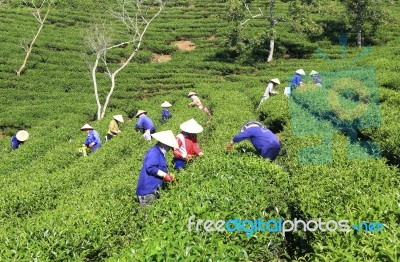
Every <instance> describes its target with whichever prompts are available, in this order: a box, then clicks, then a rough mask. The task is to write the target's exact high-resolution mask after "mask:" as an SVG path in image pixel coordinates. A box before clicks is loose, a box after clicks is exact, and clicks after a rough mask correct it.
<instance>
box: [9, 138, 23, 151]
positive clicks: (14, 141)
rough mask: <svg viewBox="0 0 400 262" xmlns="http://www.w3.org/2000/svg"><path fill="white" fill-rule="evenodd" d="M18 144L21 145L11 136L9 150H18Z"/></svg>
mask: <svg viewBox="0 0 400 262" xmlns="http://www.w3.org/2000/svg"><path fill="white" fill-rule="evenodd" d="M20 144H22V142H21V141H19V140H18V139H17V137H16V136H13V137H12V138H11V148H12V149H13V150H16V149H18V147H19V145H20Z"/></svg>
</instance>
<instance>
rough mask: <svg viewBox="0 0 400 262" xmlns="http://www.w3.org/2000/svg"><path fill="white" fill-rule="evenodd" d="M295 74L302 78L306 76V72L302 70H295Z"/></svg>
mask: <svg viewBox="0 0 400 262" xmlns="http://www.w3.org/2000/svg"><path fill="white" fill-rule="evenodd" d="M296 74H299V75H302V76H304V75H305V74H306V72H304V70H303V69H298V70H296Z"/></svg>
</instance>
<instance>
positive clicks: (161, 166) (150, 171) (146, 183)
mask: <svg viewBox="0 0 400 262" xmlns="http://www.w3.org/2000/svg"><path fill="white" fill-rule="evenodd" d="M158 170H162V171H164V172H165V173H168V167H167V160H166V159H165V156H164V154H163V153H162V152H161V149H160V148H159V147H158V146H157V145H155V146H153V147H151V148H150V149H149V150H148V151H147V152H146V156H145V157H144V161H143V166H142V169H141V170H140V175H139V180H138V184H137V187H136V195H138V196H144V195H148V194H153V193H154V191H155V190H157V189H158V188H159V187H160V186H161V185H162V183H163V179H162V178H161V177H159V176H157V172H158Z"/></svg>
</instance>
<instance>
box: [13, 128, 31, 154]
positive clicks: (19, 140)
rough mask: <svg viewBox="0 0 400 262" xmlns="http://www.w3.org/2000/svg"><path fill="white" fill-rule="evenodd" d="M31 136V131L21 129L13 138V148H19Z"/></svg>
mask: <svg viewBox="0 0 400 262" xmlns="http://www.w3.org/2000/svg"><path fill="white" fill-rule="evenodd" d="M28 138H29V133H28V131H26V130H19V131H18V132H17V133H16V134H15V136H13V137H12V138H11V148H12V150H17V149H18V148H19V146H20V145H21V144H23V143H25V141H26V140H28Z"/></svg>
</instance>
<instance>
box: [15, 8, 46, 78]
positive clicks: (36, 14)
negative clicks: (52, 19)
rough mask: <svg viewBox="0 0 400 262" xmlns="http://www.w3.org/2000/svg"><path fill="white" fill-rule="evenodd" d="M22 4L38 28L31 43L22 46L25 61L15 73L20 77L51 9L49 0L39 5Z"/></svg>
mask: <svg viewBox="0 0 400 262" xmlns="http://www.w3.org/2000/svg"><path fill="white" fill-rule="evenodd" d="M24 3H25V5H26V6H28V7H30V11H31V13H32V15H33V16H34V17H35V18H36V20H37V21H38V22H39V25H40V26H39V28H38V30H37V31H36V34H35V36H34V37H33V39H32V41H31V42H30V43H29V44H27V46H24V49H25V51H26V55H25V59H24V61H23V62H22V65H21V67H20V68H19V69H18V71H17V75H18V76H20V75H21V73H22V71H23V70H24V68H25V66H26V63H27V62H28V59H29V57H30V55H31V53H32V49H33V45H34V44H35V41H36V39H37V38H38V36H39V34H40V32H41V31H42V29H43V25H44V22H45V21H46V18H47V15H48V14H49V12H50V7H51V4H52V3H51V1H50V0H42V1H41V2H40V4H37V3H36V2H35V1H34V0H32V1H26V0H24ZM43 9H44V10H45V14H44V16H42V10H43Z"/></svg>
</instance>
